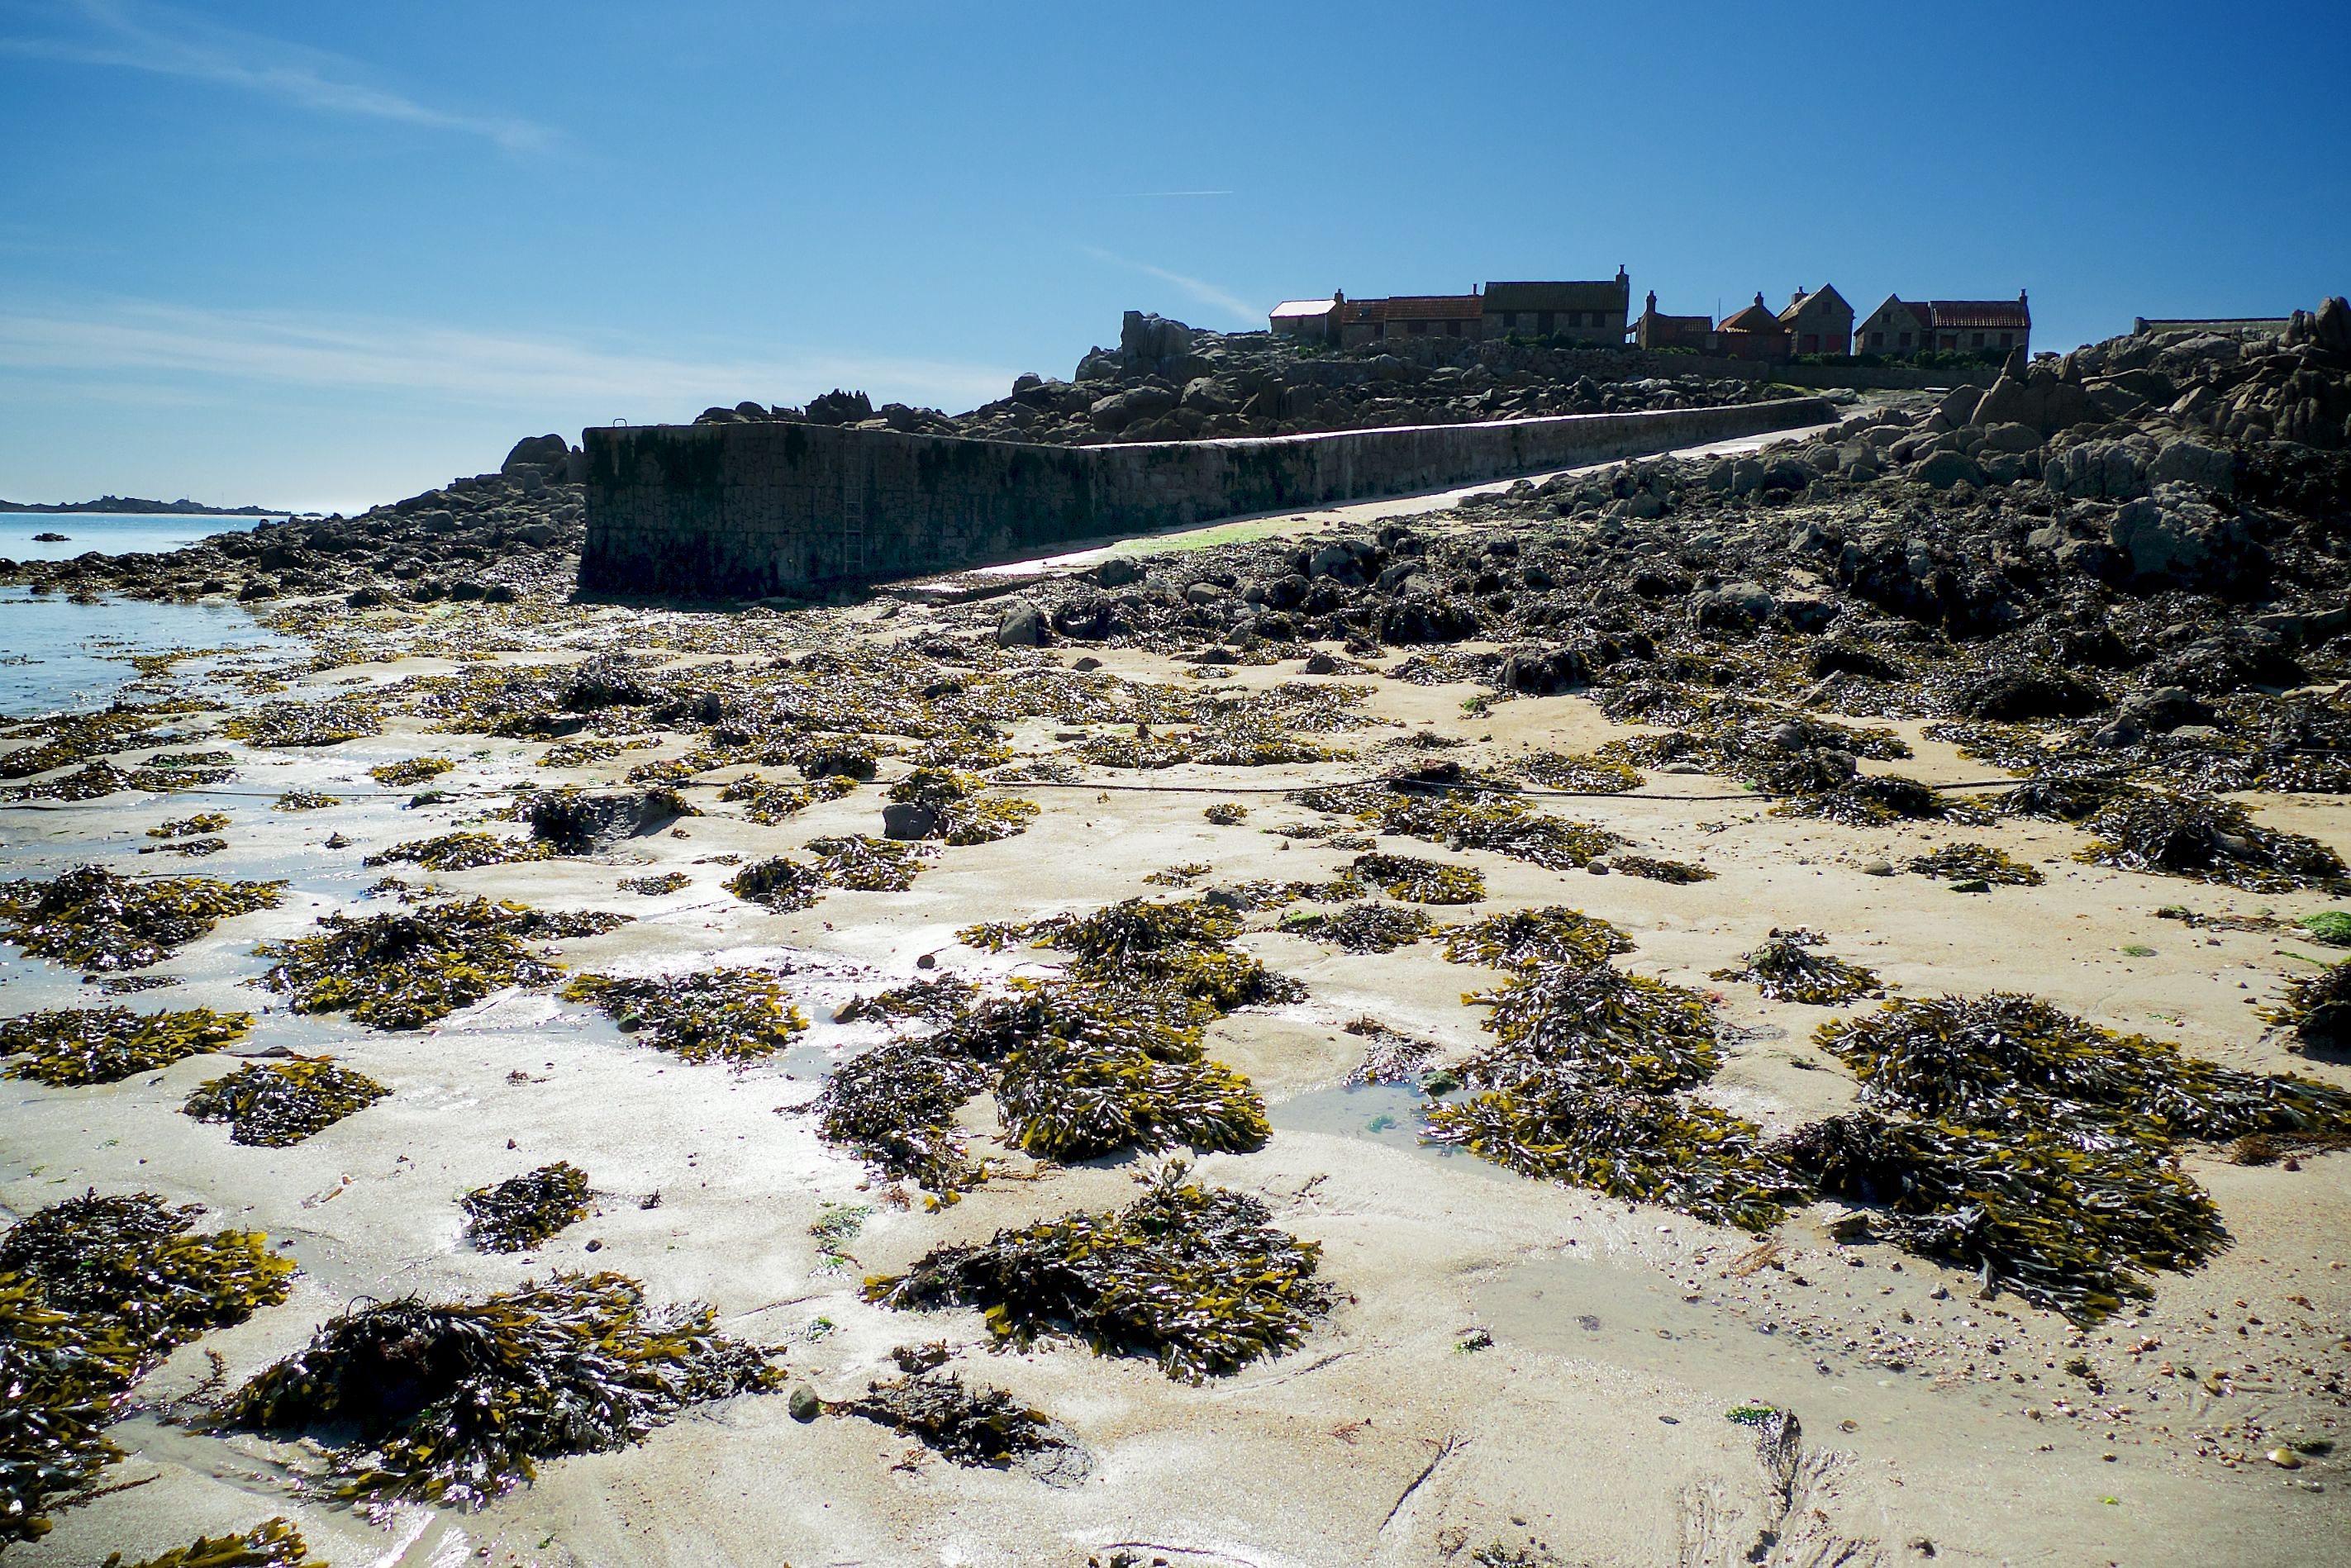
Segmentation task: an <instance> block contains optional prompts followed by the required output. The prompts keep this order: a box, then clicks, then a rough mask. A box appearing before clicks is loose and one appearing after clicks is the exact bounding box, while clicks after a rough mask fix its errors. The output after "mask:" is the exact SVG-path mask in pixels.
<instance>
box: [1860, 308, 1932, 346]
mask: <svg viewBox="0 0 2351 1568" xmlns="http://www.w3.org/2000/svg"><path fill="white" fill-rule="evenodd" d="M1934 333H1935V324H1934V322H1933V320H1932V319H1931V318H1930V317H1928V314H1927V306H1925V305H1924V304H1923V303H1914V302H1913V301H1910V300H1907V299H1905V298H1903V297H1902V296H1900V295H1898V294H1889V295H1887V296H1886V303H1885V304H1883V305H1881V306H1878V307H1877V308H1876V309H1875V310H1873V311H1871V312H1870V313H1869V318H1868V319H1867V320H1865V321H1864V322H1863V323H1862V324H1861V326H1860V327H1858V328H1857V329H1856V330H1855V333H1854V335H1853V351H1854V352H1855V353H1856V354H1916V353H1917V352H1918V351H1919V350H1920V349H1922V348H1926V347H1927V346H1928V344H1930V343H1932V342H1933V341H1934V340H1935V337H1934Z"/></svg>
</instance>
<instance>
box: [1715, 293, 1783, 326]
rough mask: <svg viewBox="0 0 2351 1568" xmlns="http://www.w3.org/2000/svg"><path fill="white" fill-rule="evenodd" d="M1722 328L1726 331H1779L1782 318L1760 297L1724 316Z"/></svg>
mask: <svg viewBox="0 0 2351 1568" xmlns="http://www.w3.org/2000/svg"><path fill="white" fill-rule="evenodd" d="M1722 330H1723V331H1725V332H1777V331H1779V330H1780V318H1779V317H1776V316H1774V315H1772V314H1771V306H1768V305H1765V304H1764V303H1763V302H1762V301H1761V300H1760V299H1759V300H1757V301H1756V302H1755V303H1754V304H1752V305H1750V306H1748V307H1747V308H1746V309H1744V310H1739V311H1733V312H1732V313H1731V314H1730V315H1729V316H1726V317H1723V318H1722Z"/></svg>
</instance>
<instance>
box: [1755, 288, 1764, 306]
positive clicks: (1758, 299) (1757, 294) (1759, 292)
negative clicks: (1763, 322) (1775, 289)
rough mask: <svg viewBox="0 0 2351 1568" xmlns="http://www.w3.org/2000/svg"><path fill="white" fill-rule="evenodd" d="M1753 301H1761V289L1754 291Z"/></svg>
mask: <svg viewBox="0 0 2351 1568" xmlns="http://www.w3.org/2000/svg"><path fill="white" fill-rule="evenodd" d="M1755 303H1756V304H1758V305H1761V304H1762V303H1763V291H1762V290H1761V289H1760V288H1759V289H1757V290H1756V291H1755Z"/></svg>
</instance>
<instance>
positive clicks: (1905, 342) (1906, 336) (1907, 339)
mask: <svg viewBox="0 0 2351 1568" xmlns="http://www.w3.org/2000/svg"><path fill="white" fill-rule="evenodd" d="M1878 336H1879V337H1885V336H1886V334H1884V333H1883V332H1881V333H1879V334H1878ZM1900 342H1901V345H1902V347H1903V348H1909V347H1910V334H1908V333H1907V332H1905V333H1904V334H1903V335H1902V337H1901V338H1900Z"/></svg>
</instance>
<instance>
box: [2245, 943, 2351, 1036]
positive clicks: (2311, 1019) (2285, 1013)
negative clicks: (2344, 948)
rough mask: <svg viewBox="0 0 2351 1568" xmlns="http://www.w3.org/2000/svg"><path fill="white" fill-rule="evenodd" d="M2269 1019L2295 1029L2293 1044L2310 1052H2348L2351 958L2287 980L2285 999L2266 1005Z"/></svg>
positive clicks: (2267, 1018) (2266, 1015)
mask: <svg viewBox="0 0 2351 1568" xmlns="http://www.w3.org/2000/svg"><path fill="white" fill-rule="evenodd" d="M2262 1018H2264V1019H2265V1020H2267V1021H2268V1022H2270V1023H2275V1024H2280V1025H2283V1026H2284V1027H2287V1028H2290V1029H2292V1030H2293V1031H2294V1040H2293V1045H2294V1049H2295V1050H2297V1051H2301V1052H2303V1053H2304V1054H2309V1055H2313V1056H2335V1057H2340V1056H2343V1055H2345V1054H2351V960H2346V961H2344V962H2342V963H2337V964H2329V965H2328V966H2327V967H2326V968H2325V969H2323V970H2321V971H2318V972H2317V973H2316V974H2305V975H2300V976H2297V977H2295V978H2294V980H2292V981H2288V982H2287V983H2286V990H2285V1000H2284V1001H2283V1002H2280V1003H2279V1004H2278V1005H2276V1006H2274V1007H2265V1008H2263V1009H2262Z"/></svg>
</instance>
